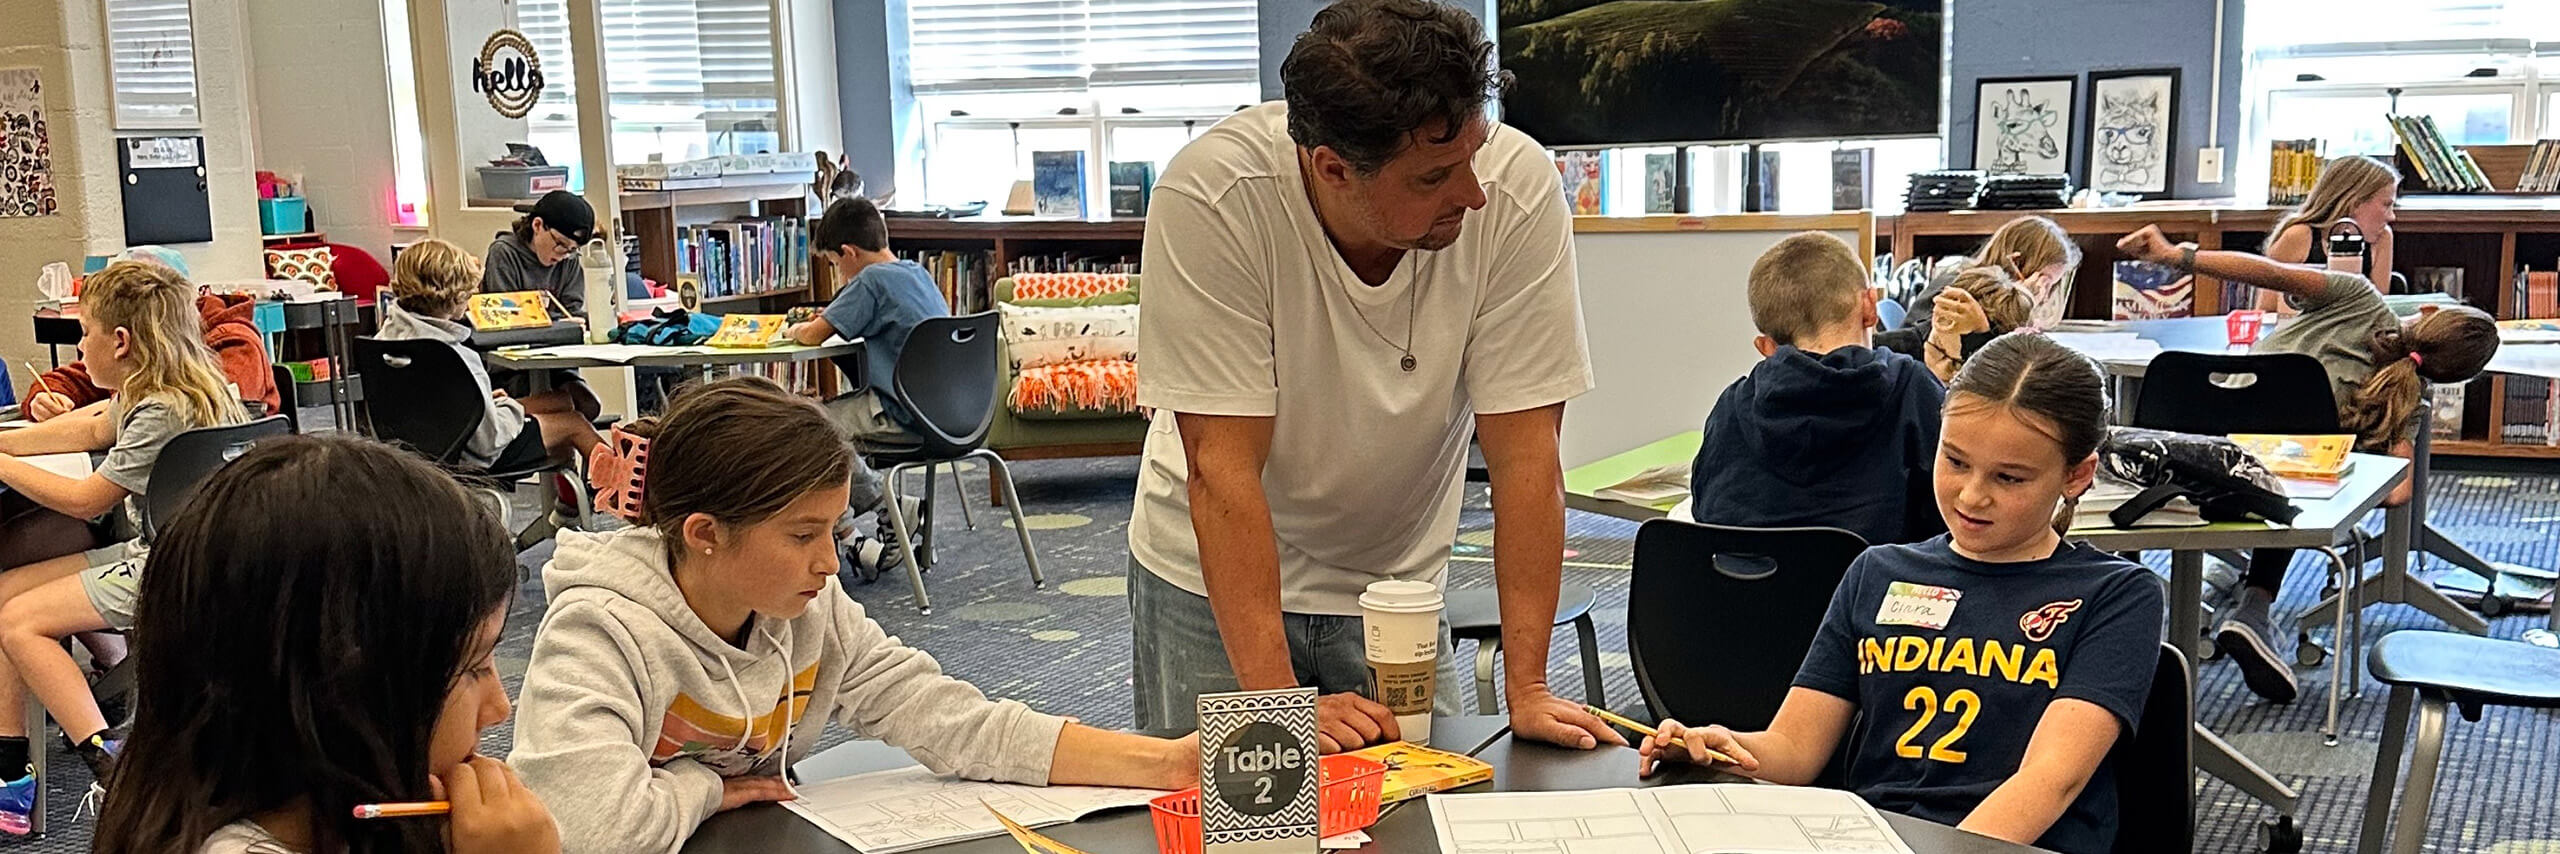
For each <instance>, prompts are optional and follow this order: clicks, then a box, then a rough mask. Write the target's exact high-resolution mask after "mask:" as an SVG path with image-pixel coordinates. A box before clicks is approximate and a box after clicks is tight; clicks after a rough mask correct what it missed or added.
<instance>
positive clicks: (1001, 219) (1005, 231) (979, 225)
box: [889, 216, 1147, 244]
mask: <svg viewBox="0 0 2560 854" xmlns="http://www.w3.org/2000/svg"><path fill="white" fill-rule="evenodd" d="M1146 235H1147V221H1146V220H1144V219H1043V218H1040V217H1027V216H970V217H960V218H957V219H934V218H931V217H890V218H889V240H890V242H891V243H892V244H895V243H897V242H898V241H917V240H935V241H951V240H973V241H987V242H994V241H996V240H998V239H1003V240H1131V241H1135V240H1142V239H1145V237H1146Z"/></svg>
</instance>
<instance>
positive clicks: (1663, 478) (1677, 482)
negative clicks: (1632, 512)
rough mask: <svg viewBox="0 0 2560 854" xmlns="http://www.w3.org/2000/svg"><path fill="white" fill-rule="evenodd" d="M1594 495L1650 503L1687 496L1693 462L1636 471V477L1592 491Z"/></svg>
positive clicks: (1634, 502)
mask: <svg viewBox="0 0 2560 854" xmlns="http://www.w3.org/2000/svg"><path fill="white" fill-rule="evenodd" d="M1591 497H1593V498H1599V499H1604V500H1608V501H1622V502H1625V503H1628V504H1642V505H1647V506H1651V505H1655V504H1660V503H1662V502H1665V501H1676V500H1679V499H1682V498H1687V497H1689V464H1688V463H1685V462H1683V463H1667V464H1664V465H1658V466H1654V467H1652V468H1649V469H1645V470H1644V471H1640V472H1636V474H1635V476H1634V477H1630V478H1627V479H1626V480H1622V481H1618V482H1617V483H1613V484H1610V485H1608V486H1604V487H1601V488H1599V489H1595V490H1592V491H1591Z"/></svg>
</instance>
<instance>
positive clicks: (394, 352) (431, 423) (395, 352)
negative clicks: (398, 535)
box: [355, 337, 595, 551]
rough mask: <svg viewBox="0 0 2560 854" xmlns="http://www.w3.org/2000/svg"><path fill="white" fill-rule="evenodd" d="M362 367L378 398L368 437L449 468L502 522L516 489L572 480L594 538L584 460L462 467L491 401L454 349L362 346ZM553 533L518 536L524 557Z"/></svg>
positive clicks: (538, 525)
mask: <svg viewBox="0 0 2560 854" xmlns="http://www.w3.org/2000/svg"><path fill="white" fill-rule="evenodd" d="M355 362H356V374H357V376H359V377H361V378H362V379H363V380H364V387H365V388H366V389H369V390H371V392H372V393H370V394H368V395H366V397H365V403H366V406H365V410H366V415H365V419H364V426H365V434H366V435H368V436H371V437H373V438H375V439H379V440H381V441H385V442H390V443H393V444H399V445H406V446H408V447H409V448H410V449H411V450H413V451H415V452H417V453H418V454H421V455H423V456H425V457H426V458H427V459H429V460H433V461H435V462H436V464H438V465H441V466H444V467H445V468H446V470H448V471H451V472H453V473H454V476H455V478H456V479H458V480H460V481H461V482H462V484H463V485H464V486H467V487H470V488H472V489H475V490H479V491H480V492H482V493H483V494H485V495H488V496H489V497H490V498H491V500H492V501H493V502H495V504H496V507H497V509H498V510H499V518H502V519H503V518H505V515H506V514H505V510H504V508H505V507H506V505H507V499H508V496H509V495H511V494H512V493H513V492H514V489H515V487H514V485H515V483H516V482H518V481H521V480H524V479H526V478H530V477H534V476H536V475H543V476H554V477H561V478H565V479H566V480H567V481H568V482H569V486H570V491H571V493H572V494H573V495H575V496H576V498H577V502H578V527H579V528H581V529H584V530H590V531H592V530H595V524H594V523H595V518H594V516H595V501H594V499H593V497H592V496H590V495H589V494H588V490H587V479H586V477H585V476H584V475H583V474H582V473H581V472H580V468H579V464H580V463H581V462H582V461H581V460H578V459H575V458H574V457H573V458H572V459H570V460H568V461H566V462H549V461H544V462H540V463H536V464H534V465H531V466H525V467H521V468H507V469H504V470H497V469H489V468H483V467H479V466H473V465H470V464H468V463H465V462H463V461H462V446H463V443H464V442H465V441H467V440H469V439H470V438H471V433H472V431H474V430H478V429H480V419H482V418H483V417H486V415H487V413H486V412H485V411H483V410H484V406H485V403H484V401H485V400H486V398H487V394H486V393H485V392H482V391H481V390H480V385H479V383H477V382H474V381H473V380H472V378H471V369H470V366H468V365H465V364H464V363H463V361H462V355H461V354H459V353H456V352H454V350H453V347H452V346H451V345H448V344H446V343H445V342H442V341H433V340H427V339H409V340H399V341H385V340H382V339H379V338H372V337H364V338H357V339H355ZM526 425H527V427H528V428H530V427H531V425H532V421H531V419H527V420H526ZM547 527H548V526H547V525H546V524H545V523H544V522H543V521H541V520H536V521H535V522H534V523H532V524H531V525H529V526H527V527H526V528H525V530H523V531H518V532H516V536H517V539H516V548H517V550H519V551H521V550H523V549H525V548H528V547H530V546H532V545H533V544H534V543H538V542H540V541H542V540H543V539H545V538H547V537H548V536H549V535H550V533H551V531H549V530H545V529H546V528H547ZM528 539H530V542H528Z"/></svg>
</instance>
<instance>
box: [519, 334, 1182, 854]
mask: <svg viewBox="0 0 2560 854" xmlns="http://www.w3.org/2000/svg"><path fill="white" fill-rule="evenodd" d="M642 459H643V460H644V462H642V463H640V464H639V466H638V468H639V470H638V471H637V472H636V473H635V474H634V476H633V478H634V480H636V482H637V483H638V484H639V486H638V491H639V493H640V518H639V519H637V520H635V521H636V522H637V525H638V526H637V527H634V528H631V529H629V530H624V531H616V532H613V533H608V534H585V533H577V532H569V533H563V534H562V535H561V539H560V549H559V553H558V554H557V555H556V556H555V557H553V558H552V560H551V563H550V565H548V566H546V567H544V568H543V574H542V577H543V584H544V587H545V589H546V590H547V591H548V592H549V594H550V611H549V613H548V614H546V615H545V616H544V618H543V622H542V631H541V633H540V634H539V635H537V636H536V637H535V638H534V642H533V659H532V661H531V663H530V664H528V665H527V669H526V672H525V679H524V694H523V703H524V711H523V714H522V715H521V716H520V717H519V719H518V721H517V723H516V731H515V734H516V741H515V751H514V753H513V754H512V755H510V756H509V757H508V761H510V762H512V763H513V764H514V765H515V767H516V770H517V771H518V772H519V773H522V774H523V775H524V780H525V783H526V785H529V786H531V787H532V788H533V790H534V791H535V792H536V793H539V794H541V795H542V796H543V799H544V800H545V801H546V802H548V803H550V804H551V808H552V811H553V814H554V815H555V816H557V817H558V818H559V820H560V830H561V839H562V841H563V842H564V843H565V844H564V846H563V850H565V851H569V852H572V854H575V852H599V854H601V853H602V852H612V854H634V853H635V852H659V851H674V850H676V849H677V848H678V847H679V846H682V845H683V844H684V841H685V839H686V838H688V837H690V836H691V835H692V834H693V831H694V828H695V827H696V826H698V825H700V824H701V823H702V821H703V820H704V819H706V818H709V817H710V816H711V814H712V813H715V812H718V811H721V810H725V809H732V808H735V807H738V806H742V805H745V804H749V803H754V802H757V801H776V800H786V799H789V798H790V797H791V796H792V794H791V789H790V787H789V786H788V785H786V784H785V783H784V782H783V780H782V777H781V775H782V774H783V773H784V771H785V770H787V769H788V768H790V767H791V765H792V763H794V762H797V761H799V760H800V759H801V758H802V757H805V756H807V755H808V754H809V752H810V751H811V750H813V749H815V748H816V746H817V744H818V740H819V734H820V731H821V730H823V729H824V728H825V726H826V722H827V721H829V720H834V721H835V722H837V723H838V724H841V725H843V726H845V727H846V728H848V729H851V730H853V731H854V733H855V734H857V735H859V736H861V737H865V738H876V739H880V740H882V741H885V742H888V743H889V744H891V745H895V746H897V747H900V748H902V749H905V750H906V751H908V752H909V753H911V754H913V755H914V756H915V758H916V759H917V760H918V761H920V762H922V763H924V765H925V767H927V768H931V769H933V770H934V771H935V772H936V773H941V774H950V775H956V776H960V777H966V778H969V779H977V780H995V781H1001V782H1010V783H1029V784H1035V785H1036V784H1049V783H1058V784H1099V785H1116V786H1144V787H1155V788H1181V787H1184V786H1188V785H1191V784H1192V783H1193V782H1194V781H1195V780H1196V779H1197V777H1198V773H1199V746H1198V741H1197V739H1196V737H1185V738H1182V739H1176V740H1165V739H1156V738H1147V737H1144V736H1137V735H1130V734H1125V733H1117V732H1107V731H1103V730H1098V729H1094V728H1091V727H1086V726H1083V725H1080V724H1075V723H1070V722H1068V721H1067V720H1066V719H1064V718H1059V717H1055V716H1052V715H1045V714H1041V713H1039V712H1034V711H1032V710H1031V709H1030V708H1028V707H1026V706H1024V705H1022V704H1021V703H1017V702H1012V701H996V700H989V699H987V698H986V696H985V695H983V694H981V693H979V691H978V689H977V688H974V687H971V686H970V685H969V684H968V683H966V682H962V681H959V680H957V679H953V678H951V677H949V676H945V675H943V673H942V669H941V667H940V666H939V665H937V664H935V663H934V660H933V657H932V656H929V655H926V654H925V653H924V652H923V651H921V650H917V649H914V648H912V647H908V646H905V645H903V644H900V643H899V642H898V641H897V639H895V638H892V637H890V636H888V635H887V634H886V633H884V632H882V631H881V630H880V626H879V624H877V623H874V622H872V621H871V620H870V618H868V617H865V616H863V612H862V606H860V605H857V604H855V603H854V601H853V600H852V599H851V598H849V597H847V596H846V595H845V593H844V589H843V588H841V587H839V586H837V583H836V568H837V566H836V555H835V538H834V537H833V536H832V533H833V531H834V528H835V521H836V517H837V515H838V514H839V513H842V512H843V510H844V506H845V495H846V491H847V487H846V479H847V478H848V477H849V476H850V475H851V473H852V471H853V451H852V450H851V449H850V448H848V447H847V446H846V445H845V442H844V440H843V438H842V437H841V436H839V435H838V434H837V433H836V431H835V430H833V429H831V428H830V425H829V424H828V423H827V416H826V414H825V413H824V412H822V411H820V410H819V408H818V406H817V404H814V403H811V402H809V401H806V400H802V399H800V398H798V397H795V396H793V395H791V394H790V393H789V392H786V391H784V390H783V389H782V388H781V387H780V386H776V385H774V384H773V383H771V382H769V381H766V380H764V379H761V378H742V379H732V380H724V381H721V382H717V383H712V384H710V385H706V386H702V387H699V388H694V389H689V390H687V391H685V392H684V393H682V394H679V395H678V396H677V398H676V400H675V403H674V405H673V406H672V407H671V408H669V409H668V411H667V414H666V415H665V417H664V418H663V419H660V420H659V421H658V422H657V424H656V425H655V430H654V432H653V433H651V438H650V439H649V443H648V447H647V451H646V453H645V454H644V455H642Z"/></svg>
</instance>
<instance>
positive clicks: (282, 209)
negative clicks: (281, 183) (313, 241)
mask: <svg viewBox="0 0 2560 854" xmlns="http://www.w3.org/2000/svg"><path fill="white" fill-rule="evenodd" d="M307 210H308V209H307V207H306V206H305V205H304V204H303V202H302V197H301V196H282V197H278V198H273V199H259V200H258V230H259V231H263V232H266V233H268V234H301V233H303V232H305V231H308V230H310V229H308V228H307V227H306V226H307V225H308V224H309V222H310V217H309V216H308V215H307Z"/></svg>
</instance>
